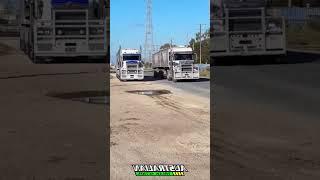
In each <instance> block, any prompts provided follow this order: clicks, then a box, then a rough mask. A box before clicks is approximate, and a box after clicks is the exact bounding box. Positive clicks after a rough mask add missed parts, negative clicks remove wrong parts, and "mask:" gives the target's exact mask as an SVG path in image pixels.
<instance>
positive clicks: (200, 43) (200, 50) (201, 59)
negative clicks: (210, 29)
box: [200, 24, 202, 64]
mask: <svg viewBox="0 0 320 180" xmlns="http://www.w3.org/2000/svg"><path fill="white" fill-rule="evenodd" d="M201 25H202V24H200V64H201V60H202V52H201V46H202V32H201Z"/></svg>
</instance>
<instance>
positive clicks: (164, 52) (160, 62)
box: [152, 49, 170, 68]
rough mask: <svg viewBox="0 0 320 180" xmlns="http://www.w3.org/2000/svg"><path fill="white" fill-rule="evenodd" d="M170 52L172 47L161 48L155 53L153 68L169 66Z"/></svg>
mask: <svg viewBox="0 0 320 180" xmlns="http://www.w3.org/2000/svg"><path fill="white" fill-rule="evenodd" d="M169 52H170V49H161V50H160V51H158V52H157V53H155V54H153V58H152V67H153V68H169Z"/></svg>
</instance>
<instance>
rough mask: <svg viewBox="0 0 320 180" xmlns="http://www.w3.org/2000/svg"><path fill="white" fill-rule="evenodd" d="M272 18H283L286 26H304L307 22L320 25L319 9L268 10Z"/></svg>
mask: <svg viewBox="0 0 320 180" xmlns="http://www.w3.org/2000/svg"><path fill="white" fill-rule="evenodd" d="M270 11H271V14H272V15H273V16H278V17H279V16H283V17H284V18H285V20H286V22H287V25H288V26H292V25H301V26H302V25H305V24H306V23H309V22H314V23H315V22H317V21H318V23H320V8H300V7H292V8H273V9H271V10H270Z"/></svg>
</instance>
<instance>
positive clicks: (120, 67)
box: [116, 47, 144, 81]
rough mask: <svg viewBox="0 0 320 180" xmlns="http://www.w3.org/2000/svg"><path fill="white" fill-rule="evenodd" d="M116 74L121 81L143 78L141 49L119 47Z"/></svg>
mask: <svg viewBox="0 0 320 180" xmlns="http://www.w3.org/2000/svg"><path fill="white" fill-rule="evenodd" d="M116 75H117V78H118V79H119V80H121V81H127V80H143V79H144V63H143V61H142V60H141V50H138V49H121V47H120V49H119V51H118V53H117V64H116Z"/></svg>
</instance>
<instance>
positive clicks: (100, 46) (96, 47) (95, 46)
mask: <svg viewBox="0 0 320 180" xmlns="http://www.w3.org/2000/svg"><path fill="white" fill-rule="evenodd" d="M89 49H90V50H92V51H94V50H103V49H104V45H103V44H89Z"/></svg>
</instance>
